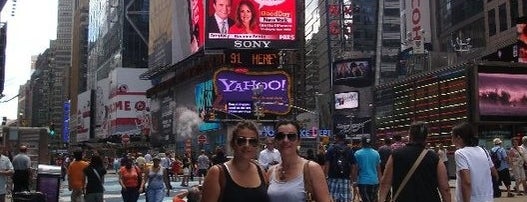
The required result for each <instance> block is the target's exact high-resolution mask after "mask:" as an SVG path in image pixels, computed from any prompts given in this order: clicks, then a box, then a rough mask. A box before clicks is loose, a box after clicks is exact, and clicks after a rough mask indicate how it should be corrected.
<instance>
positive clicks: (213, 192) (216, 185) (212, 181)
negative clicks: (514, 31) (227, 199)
mask: <svg viewBox="0 0 527 202" xmlns="http://www.w3.org/2000/svg"><path fill="white" fill-rule="evenodd" d="M219 177H220V168H219V166H212V167H211V168H210V169H209V171H208V172H207V175H206V176H205V180H204V181H203V194H202V198H201V202H217V201H218V199H219V197H220V192H221V190H220V189H221V187H220V182H219V181H220V180H219V179H220V178H219Z"/></svg>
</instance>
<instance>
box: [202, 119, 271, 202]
mask: <svg viewBox="0 0 527 202" xmlns="http://www.w3.org/2000/svg"><path fill="white" fill-rule="evenodd" d="M231 137H232V139H231V140H230V145H231V147H232V150H233V151H234V155H233V156H234V158H233V159H232V160H230V161H228V162H226V163H223V164H220V165H216V166H213V167H211V168H210V169H209V171H208V172H207V176H206V177H205V181H204V183H203V197H202V200H201V201H202V202H218V201H225V202H227V201H228V202H241V201H250V202H268V201H269V198H268V197H267V179H266V177H265V176H264V175H263V171H262V168H261V167H260V166H259V165H258V164H256V163H255V162H254V160H253V159H254V157H255V156H256V152H257V151H258V147H259V145H260V143H259V142H258V130H257V128H256V125H255V124H254V123H252V122H248V121H243V122H240V123H239V124H238V125H236V128H235V129H234V131H233V132H232V136H231Z"/></svg>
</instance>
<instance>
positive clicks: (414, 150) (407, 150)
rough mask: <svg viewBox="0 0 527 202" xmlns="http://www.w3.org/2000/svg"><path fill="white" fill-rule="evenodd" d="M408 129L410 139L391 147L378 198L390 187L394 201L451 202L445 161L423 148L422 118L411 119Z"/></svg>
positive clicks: (423, 123) (384, 198)
mask: <svg viewBox="0 0 527 202" xmlns="http://www.w3.org/2000/svg"><path fill="white" fill-rule="evenodd" d="M409 133H410V140H409V143H408V144H406V146H404V147H401V148H399V149H395V150H392V155H391V156H390V157H389V158H388V162H387V163H386V168H385V170H384V173H383V176H382V179H381V184H380V190H379V200H378V201H381V202H382V201H385V200H386V197H387V195H388V190H389V189H390V188H392V187H393V191H394V193H395V194H394V195H393V198H392V200H393V201H396V202H418V201H419V202H420V201H427V202H436V201H437V202H439V201H441V200H442V201H444V202H450V201H451V196H450V188H449V185H448V179H447V176H446V168H445V164H443V162H440V161H439V157H438V156H437V154H436V153H435V152H431V151H430V150H428V149H426V148H425V146H426V138H427V137H428V126H427V125H426V123H425V122H421V121H418V122H413V123H412V124H411V125H410V130H409ZM419 157H421V158H419ZM419 161H420V162H419ZM414 165H416V166H414ZM414 167H415V168H414ZM412 168H414V169H412ZM410 171H413V172H410ZM404 178H407V180H404ZM438 190H439V193H438ZM440 194H441V196H440Z"/></svg>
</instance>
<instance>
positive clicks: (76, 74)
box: [68, 0, 89, 142]
mask: <svg viewBox="0 0 527 202" xmlns="http://www.w3.org/2000/svg"><path fill="white" fill-rule="evenodd" d="M88 8H89V0H75V1H74V4H73V10H74V11H73V30H72V44H71V70H70V72H69V73H70V75H69V78H71V79H70V80H69V81H70V85H69V86H70V92H69V96H68V98H69V99H70V107H71V110H70V117H75V115H76V112H77V95H78V94H79V93H80V92H85V91H86V90H87V89H88V82H87V79H88V77H87V76H88V55H87V54H88V20H89V18H88V17H89V16H88V14H89V13H88ZM70 120H71V121H70V122H69V126H70V127H69V128H70V133H71V134H73V135H71V137H75V134H76V129H77V127H75V126H76V125H77V119H70ZM73 142H75V141H74V140H73Z"/></svg>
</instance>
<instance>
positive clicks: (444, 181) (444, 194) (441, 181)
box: [437, 160, 470, 202]
mask: <svg viewBox="0 0 527 202" xmlns="http://www.w3.org/2000/svg"><path fill="white" fill-rule="evenodd" d="M437 183H438V185H439V192H440V193H441V198H443V201H445V202H450V201H451V196H450V185H448V176H447V172H446V167H445V164H444V163H443V162H442V161H441V160H439V161H437ZM469 194H470V192H469ZM468 201H470V200H468Z"/></svg>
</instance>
